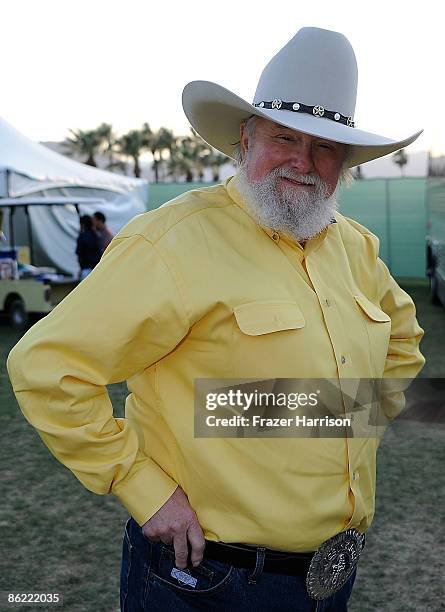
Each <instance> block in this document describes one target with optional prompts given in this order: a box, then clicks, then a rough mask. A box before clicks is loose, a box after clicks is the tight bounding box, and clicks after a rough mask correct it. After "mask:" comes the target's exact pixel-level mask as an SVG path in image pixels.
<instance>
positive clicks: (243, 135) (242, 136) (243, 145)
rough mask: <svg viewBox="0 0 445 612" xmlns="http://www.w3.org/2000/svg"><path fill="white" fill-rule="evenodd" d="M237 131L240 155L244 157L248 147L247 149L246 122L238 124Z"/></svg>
mask: <svg viewBox="0 0 445 612" xmlns="http://www.w3.org/2000/svg"><path fill="white" fill-rule="evenodd" d="M239 132H240V149H241V155H242V157H243V159H244V157H245V155H246V153H247V151H248V149H249V137H248V135H247V130H246V124H245V123H244V122H243V123H241V124H240V127H239Z"/></svg>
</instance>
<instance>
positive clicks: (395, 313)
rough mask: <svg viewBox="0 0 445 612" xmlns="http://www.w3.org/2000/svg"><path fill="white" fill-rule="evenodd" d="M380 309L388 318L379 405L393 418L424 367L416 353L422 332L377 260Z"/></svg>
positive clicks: (410, 307) (407, 302) (407, 300)
mask: <svg viewBox="0 0 445 612" xmlns="http://www.w3.org/2000/svg"><path fill="white" fill-rule="evenodd" d="M377 265H378V275H379V283H378V285H379V300H380V307H381V309H382V310H383V311H384V312H386V314H387V315H389V316H390V317H391V336H390V341H389V346H388V352H387V355H386V361H385V369H384V374H383V378H384V380H383V381H382V398H383V402H382V406H383V410H384V412H385V415H386V416H387V417H388V418H390V419H393V418H395V417H396V416H397V415H398V414H399V413H400V412H401V411H402V410H403V408H404V406H405V394H404V390H406V389H407V388H408V387H409V384H410V383H411V381H412V380H413V379H414V378H415V377H416V376H417V374H418V373H419V372H420V370H421V369H422V368H423V366H424V364H425V358H424V357H423V355H422V354H421V352H420V350H419V344H420V340H421V338H422V336H423V333H424V332H423V329H422V328H421V327H420V326H419V324H418V322H417V319H416V307H415V305H414V302H413V300H412V299H411V298H410V296H409V295H408V294H407V293H406V291H404V290H403V289H402V288H401V287H399V285H398V284H397V283H396V281H395V280H394V278H393V277H392V276H391V274H390V273H389V270H388V268H387V267H386V265H385V264H384V263H383V261H382V260H381V259H379V258H378V259H377Z"/></svg>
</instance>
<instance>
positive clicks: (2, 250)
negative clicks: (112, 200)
mask: <svg viewBox="0 0 445 612" xmlns="http://www.w3.org/2000/svg"><path fill="white" fill-rule="evenodd" d="M103 203H104V200H103V199H101V198H86V197H85V198H82V197H77V198H73V197H21V198H0V235H3V232H2V231H1V230H2V218H3V216H4V215H3V211H4V210H5V209H6V210H7V211H8V212H9V244H8V245H4V246H1V243H0V314H3V315H6V316H7V318H8V320H9V323H10V325H11V326H12V327H14V328H16V329H26V328H27V326H28V323H29V320H30V318H32V317H39V316H43V315H46V314H48V312H50V311H51V310H52V309H53V308H54V306H56V305H57V304H58V303H59V302H60V301H61V300H63V298H64V297H65V296H66V295H67V294H68V293H69V292H70V291H71V290H72V289H74V287H75V286H76V285H77V284H78V282H79V279H78V278H77V277H75V276H69V275H66V274H60V273H59V272H58V271H57V270H56V268H49V267H37V266H35V265H33V262H34V244H33V234H32V225H31V220H30V217H29V208H30V207H34V206H67V205H71V206H74V207H75V209H76V212H77V214H78V216H79V218H80V211H79V206H80V205H82V204H87V205H102V204H103ZM19 207H22V208H23V209H24V211H25V217H26V225H27V235H28V245H27V246H26V247H16V244H15V239H14V213H15V212H16V210H17V209H18V208H19Z"/></svg>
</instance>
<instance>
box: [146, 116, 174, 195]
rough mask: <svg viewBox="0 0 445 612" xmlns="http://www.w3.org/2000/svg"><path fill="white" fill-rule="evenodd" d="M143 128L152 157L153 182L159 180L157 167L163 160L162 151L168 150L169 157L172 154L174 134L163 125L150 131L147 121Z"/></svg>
mask: <svg viewBox="0 0 445 612" xmlns="http://www.w3.org/2000/svg"><path fill="white" fill-rule="evenodd" d="M143 129H144V130H145V134H146V137H147V145H148V148H149V149H150V151H151V154H152V157H153V170H154V173H155V182H156V183H158V182H159V168H160V166H161V165H162V164H163V162H164V158H163V157H162V153H163V151H168V153H169V157H171V156H172V151H173V148H174V146H175V140H176V139H175V136H174V135H173V132H172V131H171V130H169V129H167V128H165V127H161V128H159V130H158V131H157V132H152V131H151V130H150V128H149V126H148V123H144V127H143Z"/></svg>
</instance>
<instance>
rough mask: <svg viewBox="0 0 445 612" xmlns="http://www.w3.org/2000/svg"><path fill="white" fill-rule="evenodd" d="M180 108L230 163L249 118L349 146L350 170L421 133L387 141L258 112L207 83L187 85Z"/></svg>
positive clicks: (300, 116) (289, 114) (322, 121)
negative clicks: (242, 127)
mask: <svg viewBox="0 0 445 612" xmlns="http://www.w3.org/2000/svg"><path fill="white" fill-rule="evenodd" d="M182 107H183V109H184V112H185V114H186V116H187V119H188V120H189V122H190V124H191V125H192V127H193V128H194V129H195V130H196V131H197V132H198V134H199V135H200V136H201V137H202V138H203V139H204V140H205V141H206V142H207V143H208V144H209V145H211V146H212V147H214V148H215V149H218V150H219V151H221V152H222V153H224V154H225V155H228V156H229V157H231V158H232V159H233V157H234V147H235V145H236V144H237V143H238V142H239V138H240V133H239V127H240V123H241V121H243V120H244V119H247V118H248V117H250V116H251V115H257V116H259V117H264V118H265V119H269V120H270V121H274V122H275V123H278V124H280V125H283V126H285V127H288V128H291V129H293V130H297V131H299V132H304V133H305V134H310V135H311V136H318V137H320V138H326V139H327V140H332V141H335V142H341V143H344V144H347V145H351V154H350V156H349V157H348V161H347V165H348V166H349V167H350V168H352V167H354V166H358V165H359V164H363V163H365V162H367V161H371V160H372V159H377V158H378V157H383V156H384V155H388V154H389V153H393V152H394V151H398V150H399V149H403V148H404V147H407V146H408V145H409V144H411V143H412V142H414V141H415V140H416V138H418V137H419V136H420V134H421V133H422V132H423V130H420V131H418V132H416V133H415V134H413V135H412V136H409V137H408V138H405V139H403V140H391V139H390V138H385V137H384V136H379V135H378V134H372V133H371V132H364V131H363V130H359V129H357V128H352V127H348V126H347V125H343V124H341V123H336V122H334V121H332V119H327V118H324V117H314V116H312V115H309V114H306V113H297V112H293V111H288V110H279V109H270V110H269V109H264V108H258V107H255V106H253V105H252V104H249V102H246V101H245V100H243V99H242V98H240V97H239V96H237V95H236V94H234V93H232V92H231V91H229V90H228V89H226V88H225V87H222V86H221V85H218V84H217V83H212V82H211V81H192V82H191V83H188V84H187V85H186V86H185V88H184V91H183V93H182Z"/></svg>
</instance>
